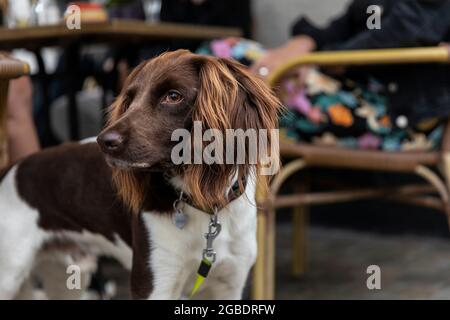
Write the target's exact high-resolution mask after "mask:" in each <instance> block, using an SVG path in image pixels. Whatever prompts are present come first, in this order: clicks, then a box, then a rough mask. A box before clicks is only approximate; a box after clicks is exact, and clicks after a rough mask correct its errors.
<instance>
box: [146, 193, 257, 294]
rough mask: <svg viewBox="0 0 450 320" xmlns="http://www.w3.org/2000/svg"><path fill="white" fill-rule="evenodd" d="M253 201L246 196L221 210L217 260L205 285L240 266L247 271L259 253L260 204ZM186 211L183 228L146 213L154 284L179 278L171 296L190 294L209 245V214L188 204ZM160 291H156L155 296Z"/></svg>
mask: <svg viewBox="0 0 450 320" xmlns="http://www.w3.org/2000/svg"><path fill="white" fill-rule="evenodd" d="M247 191H248V190H247ZM251 194H252V192H250V194H248V193H247V196H250V199H252V198H253V197H252V196H251ZM251 201H252V200H249V199H248V198H247V197H246V195H244V196H241V197H240V198H239V199H236V200H235V201H233V202H232V203H230V204H229V206H228V207H227V209H224V210H222V211H220V212H219V213H218V219H219V222H220V224H221V225H222V229H221V232H220V234H219V235H218V236H217V238H216V239H215V240H214V242H213V248H214V250H215V251H216V254H217V256H216V262H215V263H214V264H213V267H212V269H211V272H210V275H209V277H208V281H207V282H205V286H206V283H209V284H211V283H213V282H214V278H220V279H221V281H224V280H225V281H226V278H227V277H233V276H234V275H235V274H236V273H239V269H242V270H245V272H247V269H249V268H250V266H251V265H252V264H253V262H254V259H255V256H256V207H255V206H254V204H252V203H251ZM184 212H185V214H186V215H187V216H188V222H187V224H186V226H185V227H184V228H183V229H179V228H177V227H176V226H175V225H174V223H173V222H172V219H171V217H170V216H168V215H161V214H157V213H145V214H144V216H143V220H144V224H145V226H146V229H147V230H148V235H149V241H150V250H151V252H150V265H151V269H152V273H153V282H154V286H155V288H158V287H161V286H162V287H164V286H163V285H162V284H163V283H164V281H167V279H168V278H171V277H172V278H173V279H176V283H177V285H176V288H172V289H168V290H172V291H175V292H172V293H171V294H170V295H171V296H177V295H178V296H179V294H181V295H182V294H187V293H188V291H189V290H190V289H191V288H192V286H193V283H194V280H195V277H196V272H197V269H198V266H199V263H200V261H201V259H202V252H203V249H204V248H205V247H206V239H205V233H206V232H207V231H208V225H209V222H210V216H209V215H207V214H206V213H203V212H201V211H199V210H197V209H194V208H192V207H189V206H185V208H184ZM158 284H159V285H158ZM158 294H159V293H158V292H154V293H153V294H152V296H153V298H157V297H158ZM161 294H163V295H164V293H161Z"/></svg>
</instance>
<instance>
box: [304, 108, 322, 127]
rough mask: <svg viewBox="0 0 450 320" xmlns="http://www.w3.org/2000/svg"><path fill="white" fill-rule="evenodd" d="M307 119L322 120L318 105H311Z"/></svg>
mask: <svg viewBox="0 0 450 320" xmlns="http://www.w3.org/2000/svg"><path fill="white" fill-rule="evenodd" d="M308 119H309V120H311V121H312V122H314V123H321V122H322V120H323V114H322V111H321V110H320V107H312V108H311V110H310V111H309V113H308Z"/></svg>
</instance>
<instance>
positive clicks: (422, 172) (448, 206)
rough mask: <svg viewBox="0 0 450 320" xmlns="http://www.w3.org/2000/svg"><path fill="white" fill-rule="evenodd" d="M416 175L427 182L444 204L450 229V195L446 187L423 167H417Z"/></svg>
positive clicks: (437, 177) (431, 172) (435, 175)
mask: <svg viewBox="0 0 450 320" xmlns="http://www.w3.org/2000/svg"><path fill="white" fill-rule="evenodd" d="M415 172H416V174H417V175H419V176H421V177H422V178H424V179H425V180H427V181H428V182H429V183H430V184H431V185H432V186H433V187H434V188H435V189H436V191H437V192H438V194H439V196H440V197H441V200H442V202H443V204H444V211H445V214H446V215H447V222H448V225H449V228H450V194H449V189H448V187H447V185H446V184H445V183H444V182H443V181H442V179H441V177H439V176H438V175H437V174H436V173H435V172H433V171H432V170H431V169H429V168H427V167H425V166H422V165H420V166H417V168H416V170H415Z"/></svg>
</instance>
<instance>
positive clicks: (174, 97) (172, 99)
mask: <svg viewBox="0 0 450 320" xmlns="http://www.w3.org/2000/svg"><path fill="white" fill-rule="evenodd" d="M181 100H183V96H182V95H181V93H179V92H178V91H176V90H169V92H167V94H166V95H165V97H164V99H163V100H162V103H169V104H175V103H179V102H181Z"/></svg>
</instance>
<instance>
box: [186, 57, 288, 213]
mask: <svg viewBox="0 0 450 320" xmlns="http://www.w3.org/2000/svg"><path fill="white" fill-rule="evenodd" d="M197 64H198V68H199V88H198V94H197V99H196V103H195V106H194V110H193V113H192V115H193V116H192V120H193V121H200V122H201V123H202V128H203V130H208V129H218V130H220V131H221V132H222V133H224V134H225V132H226V130H227V129H242V130H244V131H246V130H248V129H254V130H256V132H258V133H259V131H260V130H261V129H266V130H267V131H266V134H267V135H266V138H267V143H266V146H267V149H268V150H269V152H270V150H272V149H273V148H272V146H273V145H274V144H276V145H277V146H278V141H273V140H274V137H273V135H271V134H270V131H271V130H272V129H277V127H278V113H279V111H280V108H281V104H280V102H279V100H278V99H277V98H276V97H275V95H274V94H273V92H272V90H271V89H270V88H269V87H268V86H267V85H266V84H265V83H264V82H263V81H262V80H261V79H259V78H257V77H255V76H254V75H252V74H250V73H249V72H248V71H247V69H246V68H245V67H244V66H243V65H241V64H239V63H238V62H235V61H233V60H229V59H218V58H213V57H206V56H201V57H198V58H197ZM259 137H260V136H258V139H259ZM276 139H278V136H276ZM258 145H259V143H258ZM225 149H226V148H224V150H225ZM275 149H276V152H274V154H271V155H270V158H271V162H274V163H275V165H276V166H277V167H278V161H279V155H278V148H275ZM245 151H246V155H245V163H244V164H239V165H233V164H213V165H196V164H192V165H189V166H187V168H186V170H185V179H186V185H187V186H188V188H189V190H190V192H191V196H192V198H193V200H194V201H195V202H196V204H197V205H198V206H199V207H201V208H203V209H208V210H210V209H212V208H213V206H214V205H218V206H224V205H226V202H227V198H226V194H224V192H223V190H224V189H225V187H226V186H228V185H229V183H230V179H231V178H232V177H233V176H234V175H235V173H236V171H237V172H238V177H239V178H240V179H239V182H240V188H241V191H243V188H244V185H243V183H242V181H243V180H244V179H242V178H243V177H245V178H247V177H248V175H249V174H250V171H251V169H252V168H256V169H257V170H258V169H259V168H260V167H261V165H262V162H263V161H266V160H267V159H261V158H260V153H258V154H257V155H256V157H257V163H256V164H250V163H249V162H248V160H249V154H248V151H249V148H248V146H247V148H246V150H245ZM225 157H226V155H224V158H225ZM235 163H236V162H235Z"/></svg>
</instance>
